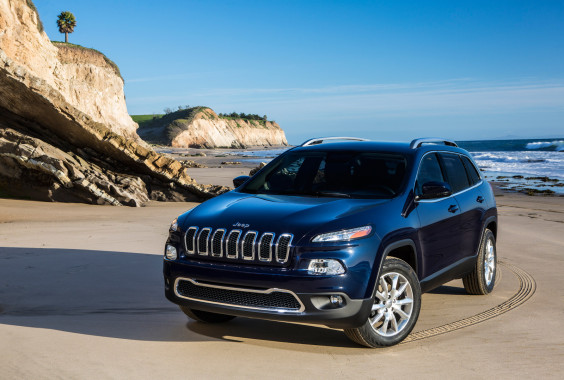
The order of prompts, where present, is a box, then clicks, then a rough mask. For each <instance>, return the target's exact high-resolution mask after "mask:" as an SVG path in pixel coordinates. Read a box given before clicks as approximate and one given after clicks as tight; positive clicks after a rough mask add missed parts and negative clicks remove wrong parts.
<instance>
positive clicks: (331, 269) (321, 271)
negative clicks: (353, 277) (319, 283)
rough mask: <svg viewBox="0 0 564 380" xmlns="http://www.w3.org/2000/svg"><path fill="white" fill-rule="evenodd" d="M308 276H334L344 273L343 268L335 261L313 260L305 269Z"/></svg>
mask: <svg viewBox="0 0 564 380" xmlns="http://www.w3.org/2000/svg"><path fill="white" fill-rule="evenodd" d="M307 273H308V274H317V275H336V274H343V273H345V267H344V266H343V264H341V262H340V261H339V260H335V259H313V260H311V261H310V262H309V265H308V267H307Z"/></svg>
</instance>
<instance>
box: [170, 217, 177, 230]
mask: <svg viewBox="0 0 564 380" xmlns="http://www.w3.org/2000/svg"><path fill="white" fill-rule="evenodd" d="M170 230H171V231H178V218H175V219H174V220H173V221H172V223H171V224H170Z"/></svg>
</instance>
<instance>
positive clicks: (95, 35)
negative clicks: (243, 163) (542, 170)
mask: <svg viewBox="0 0 564 380" xmlns="http://www.w3.org/2000/svg"><path fill="white" fill-rule="evenodd" d="M34 3H35V5H36V7H37V9H38V11H39V15H40V17H41V20H42V21H43V24H44V26H45V30H46V32H47V35H48V36H49V37H50V38H51V39H52V40H59V41H61V40H63V41H64V35H62V34H60V33H59V32H58V29H57V26H56V19H57V15H58V14H59V13H60V12H61V11H65V10H68V11H71V12H73V13H74V15H75V16H76V19H77V26H76V28H75V32H74V33H72V34H70V35H69V42H71V43H76V44H79V45H83V46H86V47H91V48H94V49H97V50H99V51H101V52H103V53H104V54H106V55H107V56H108V57H109V58H110V59H112V60H113V61H114V62H116V63H117V65H118V66H119V68H120V70H121V74H122V76H123V78H124V80H125V95H126V102H127V107H128V111H129V113H130V114H133V115H135V114H153V113H156V114H160V113H163V109H164V108H166V107H170V108H172V109H176V107H177V106H186V105H189V106H196V105H203V106H209V107H211V108H212V109H214V110H215V111H216V112H218V113H219V112H228V113H230V112H233V111H236V112H245V113H256V114H259V115H265V114H266V115H267V116H268V118H269V119H270V120H275V121H276V122H278V123H279V124H280V126H281V127H282V128H283V129H284V130H285V132H286V135H287V137H288V140H289V142H290V143H291V144H298V143H301V142H302V141H303V140H306V139H308V138H311V137H319V136H343V135H345V136H357V137H365V138H369V139H373V140H384V141H409V140H411V139H413V138H416V137H424V136H440V137H444V138H452V139H456V140H481V139H497V138H550V137H564V38H563V36H564V0H531V1H519V0H495V1H492V0H488V1H480V0H472V1H463V0H460V1H453V0H447V1H441V0H433V1H408V0H386V1H357V0H349V1H331V0H323V1H309V0H299V1H293V0H284V1H270V0H262V1H245V0H239V1H228V0H220V1H214V0H203V1H191V0H186V1H174V0H161V1H158V2H156V1H146V0H133V1H130V0H125V1H115V0H113V1H110V0H97V1H82V0H57V1H54V0H35V1H34Z"/></svg>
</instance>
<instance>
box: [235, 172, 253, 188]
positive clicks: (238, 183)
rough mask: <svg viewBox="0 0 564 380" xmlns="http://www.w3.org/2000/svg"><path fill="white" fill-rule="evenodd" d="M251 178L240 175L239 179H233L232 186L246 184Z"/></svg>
mask: <svg viewBox="0 0 564 380" xmlns="http://www.w3.org/2000/svg"><path fill="white" fill-rule="evenodd" d="M250 178H251V177H249V176H248V175H240V176H239V177H236V178H233V186H235V187H239V186H241V185H242V184H244V183H245V182H247V181H248V180H249V179H250Z"/></svg>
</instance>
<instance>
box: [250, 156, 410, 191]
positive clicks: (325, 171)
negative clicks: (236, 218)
mask: <svg viewBox="0 0 564 380" xmlns="http://www.w3.org/2000/svg"><path fill="white" fill-rule="evenodd" d="M405 168H406V159H405V157H404V156H402V155H399V154H389V153H375V152H342V151H339V152H335V151H327V152H318V151H315V152H307V151H305V152H304V151H302V152H300V151H297V152H288V153H286V154H284V155H282V156H280V157H279V158H278V159H276V160H275V161H273V162H272V163H271V164H270V165H268V166H267V167H266V168H265V169H264V170H263V171H262V172H261V173H259V174H258V175H257V176H255V177H253V178H252V179H251V180H250V181H249V182H248V183H247V184H246V185H245V186H244V188H243V189H242V191H243V192H246V193H252V194H288V195H306V196H308V195H309V196H327V197H343V198H392V197H394V196H395V195H396V194H397V193H398V192H399V190H400V188H401V185H402V183H403V179H404V174H405Z"/></svg>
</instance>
